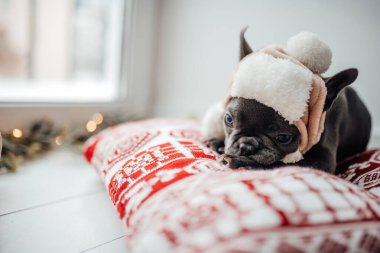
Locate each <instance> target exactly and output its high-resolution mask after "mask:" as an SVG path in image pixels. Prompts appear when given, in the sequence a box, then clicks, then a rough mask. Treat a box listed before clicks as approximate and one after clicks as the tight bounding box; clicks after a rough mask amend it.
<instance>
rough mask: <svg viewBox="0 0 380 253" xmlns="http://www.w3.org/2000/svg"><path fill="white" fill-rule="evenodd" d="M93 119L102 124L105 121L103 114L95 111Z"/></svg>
mask: <svg viewBox="0 0 380 253" xmlns="http://www.w3.org/2000/svg"><path fill="white" fill-rule="evenodd" d="M92 120H93V121H95V123H96V124H97V125H100V124H102V123H103V115H102V114H101V113H95V114H94V115H93V116H92Z"/></svg>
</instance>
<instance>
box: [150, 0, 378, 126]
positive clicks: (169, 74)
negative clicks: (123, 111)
mask: <svg viewBox="0 0 380 253" xmlns="http://www.w3.org/2000/svg"><path fill="white" fill-rule="evenodd" d="M159 7H160V9H159V12H158V15H159V22H158V26H159V30H158V45H157V54H158V55H157V59H156V73H155V76H154V78H153V79H154V83H153V86H154V87H153V93H154V94H155V96H154V98H155V99H154V102H153V113H152V115H154V116H176V117H177V116H178V117H186V116H194V117H200V116H201V115H202V114H203V113H204V111H205V110H206V109H207V107H208V106H209V105H210V104H211V103H213V102H214V101H216V100H218V99H219V98H221V97H222V96H223V94H224V92H225V88H226V85H227V83H228V81H229V78H230V77H231V73H232V71H233V70H234V68H235V66H236V64H237V60H238V34H239V31H240V29H241V28H242V27H243V26H244V25H246V24H248V25H249V30H248V32H247V35H246V36H247V39H248V41H249V42H250V44H251V46H252V47H253V48H260V47H262V46H265V45H268V44H271V43H274V42H275V43H279V44H282V45H285V43H286V40H287V39H288V38H289V37H290V36H292V35H295V34H296V33H298V32H300V31H304V30H308V31H312V32H314V33H316V34H318V35H319V36H320V37H321V38H322V39H323V40H324V41H325V42H327V43H328V44H329V45H330V46H331V48H332V51H333V63H332V66H331V68H330V70H329V71H328V73H327V75H332V74H334V73H336V72H338V71H340V70H342V69H344V68H349V67H357V68H358V69H359V71H360V74H359V78H358V80H357V81H356V82H355V85H354V86H355V87H356V89H357V90H358V91H359V93H360V94H361V96H362V98H363V99H364V100H365V102H366V104H367V105H368V106H369V108H370V111H371V112H372V116H373V118H374V125H375V126H376V127H377V129H378V130H377V131H379V129H380V82H379V81H380V69H379V65H380V64H379V59H380V49H379V45H380V29H379V27H378V26H379V24H380V15H379V11H380V1H376V0H372V1H357V0H335V1H328V0H324V1H312V0H292V1H277V0H267V1H253V0H235V1H233V0H191V1H190V0H162V1H161V2H160V6H159ZM379 133H380V132H379Z"/></svg>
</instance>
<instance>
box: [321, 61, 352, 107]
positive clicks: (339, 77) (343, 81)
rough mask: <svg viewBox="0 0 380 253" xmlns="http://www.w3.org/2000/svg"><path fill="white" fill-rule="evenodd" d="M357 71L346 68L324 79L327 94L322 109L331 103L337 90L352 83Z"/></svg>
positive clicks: (336, 94) (337, 93)
mask: <svg viewBox="0 0 380 253" xmlns="http://www.w3.org/2000/svg"><path fill="white" fill-rule="evenodd" d="M358 73H359V71H358V70H357V69H355V68H351V69H346V70H343V71H341V72H339V73H338V74H335V75H334V76H332V77H330V78H327V79H326V81H325V82H326V88H327V96H326V101H325V106H324V111H326V110H328V109H329V108H330V106H331V105H332V104H333V102H334V100H335V99H336V97H337V96H338V95H339V92H340V91H341V90H342V89H343V88H344V87H346V86H348V85H350V84H352V83H353V82H354V81H355V80H356V78H357V77H358Z"/></svg>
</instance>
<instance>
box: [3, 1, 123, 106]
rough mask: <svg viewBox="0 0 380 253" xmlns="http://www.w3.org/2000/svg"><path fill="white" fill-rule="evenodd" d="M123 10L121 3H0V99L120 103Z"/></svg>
mask: <svg viewBox="0 0 380 253" xmlns="http://www.w3.org/2000/svg"><path fill="white" fill-rule="evenodd" d="M125 9H126V4H125V1H123V0H29V1H25V0H0V101H1V102H2V103H4V102H5V103H14V102H16V103H17V102H32V103H33V102H47V103H57V102H58V103H72V102H75V103H86V102H112V101H117V100H120V99H121V98H120V96H121V95H120V94H122V92H120V88H121V87H122V86H121V83H122V82H121V79H120V76H121V66H122V64H121V60H122V57H121V56H122V48H123V46H122V45H123V43H122V41H123V31H125V29H124V26H125V25H126V23H125V22H124V20H125V19H124V16H125V15H124V13H125ZM124 90H125V89H124Z"/></svg>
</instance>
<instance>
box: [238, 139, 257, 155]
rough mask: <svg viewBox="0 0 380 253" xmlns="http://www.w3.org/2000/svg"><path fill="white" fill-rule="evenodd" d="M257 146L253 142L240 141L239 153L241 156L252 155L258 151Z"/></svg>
mask: <svg viewBox="0 0 380 253" xmlns="http://www.w3.org/2000/svg"><path fill="white" fill-rule="evenodd" d="M256 150H257V147H255V146H254V145H253V144H251V143H246V142H243V143H240V145H239V153H240V155H241V156H250V155H253V154H254V153H256Z"/></svg>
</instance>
